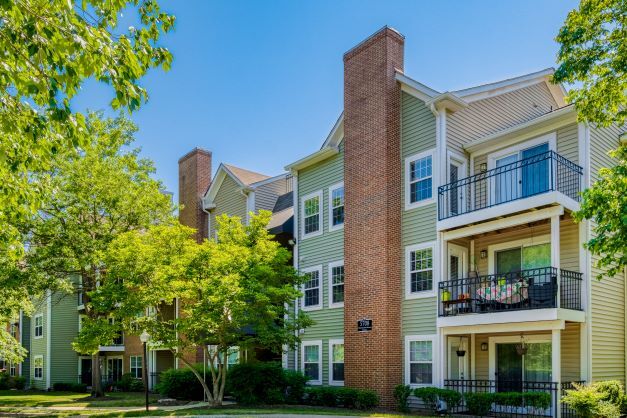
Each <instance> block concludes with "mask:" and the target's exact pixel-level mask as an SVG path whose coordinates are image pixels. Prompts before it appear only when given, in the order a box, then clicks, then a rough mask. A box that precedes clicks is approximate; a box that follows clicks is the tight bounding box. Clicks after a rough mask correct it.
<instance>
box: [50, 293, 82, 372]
mask: <svg viewBox="0 0 627 418" xmlns="http://www.w3.org/2000/svg"><path fill="white" fill-rule="evenodd" d="M51 326H52V332H51V334H52V335H51V338H52V340H51V346H50V348H51V354H50V361H51V364H50V384H54V383H55V382H67V383H70V382H76V379H77V376H78V355H77V354H76V352H75V351H74V350H73V349H72V342H73V341H74V338H75V337H76V335H77V334H78V311H77V310H76V297H75V296H74V295H73V294H70V295H66V294H56V295H54V296H53V297H52V323H51Z"/></svg>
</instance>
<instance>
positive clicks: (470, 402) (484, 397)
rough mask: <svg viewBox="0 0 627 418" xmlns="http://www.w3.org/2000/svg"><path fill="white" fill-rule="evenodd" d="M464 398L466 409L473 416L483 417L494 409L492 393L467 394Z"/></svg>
mask: <svg viewBox="0 0 627 418" xmlns="http://www.w3.org/2000/svg"><path fill="white" fill-rule="evenodd" d="M464 398H465V399H466V407H468V411H469V412H470V413H471V414H472V415H477V416H480V417H483V416H486V415H488V413H489V412H490V409H492V400H493V396H492V393H466V394H465V395H464Z"/></svg>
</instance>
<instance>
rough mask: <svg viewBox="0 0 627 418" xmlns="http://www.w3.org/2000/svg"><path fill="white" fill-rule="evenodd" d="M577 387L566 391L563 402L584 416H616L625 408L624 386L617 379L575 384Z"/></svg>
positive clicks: (610, 417) (608, 417)
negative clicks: (589, 383)
mask: <svg viewBox="0 0 627 418" xmlns="http://www.w3.org/2000/svg"><path fill="white" fill-rule="evenodd" d="M574 386H575V389H570V390H567V391H566V395H565V396H564V397H562V402H564V403H565V404H567V405H568V406H570V407H571V408H572V409H574V410H575V412H577V414H578V415H579V416H580V417H582V418H593V417H594V418H597V417H599V418H602V417H607V418H614V417H618V416H620V413H621V409H622V408H624V406H623V405H624V404H625V401H624V395H623V394H622V391H623V387H622V385H621V384H620V383H618V382H616V381H606V382H597V383H593V384H591V385H577V384H574Z"/></svg>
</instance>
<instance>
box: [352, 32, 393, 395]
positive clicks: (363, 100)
mask: <svg viewBox="0 0 627 418" xmlns="http://www.w3.org/2000/svg"><path fill="white" fill-rule="evenodd" d="M403 48H404V37H403V36H402V35H401V34H400V33H398V32H397V31H395V30H394V29H391V28H388V27H384V28H383V29H381V30H379V31H378V32H376V33H375V34H373V35H372V36H370V37H369V38H367V39H366V40H365V41H363V42H362V43H360V44H359V45H357V46H356V47H354V48H353V49H351V50H350V51H348V52H347V53H346V54H345V55H344V144H345V149H344V182H345V186H346V187H345V190H346V191H345V193H346V194H345V205H346V223H345V226H344V263H345V269H346V277H345V303H344V307H345V308H344V349H345V352H344V355H345V357H344V361H345V366H346V368H345V370H346V375H345V384H346V385H347V386H349V387H356V388H368V389H372V390H375V391H376V392H377V393H378V394H379V396H380V397H381V401H382V404H383V405H384V406H393V405H394V399H393V396H392V394H393V390H394V386H395V385H397V384H399V383H402V365H403V358H402V336H401V302H402V296H401V295H402V293H401V263H402V250H401V208H402V207H401V156H400V96H401V92H400V86H399V84H398V83H397V81H396V80H395V72H396V70H401V71H402V70H403ZM361 319H370V320H372V331H367V332H359V331H358V329H357V321H358V320H361Z"/></svg>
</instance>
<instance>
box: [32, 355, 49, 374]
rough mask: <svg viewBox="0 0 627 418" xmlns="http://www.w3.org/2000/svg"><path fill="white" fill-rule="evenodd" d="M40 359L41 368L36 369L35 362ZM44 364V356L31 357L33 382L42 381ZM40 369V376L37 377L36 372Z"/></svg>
mask: <svg viewBox="0 0 627 418" xmlns="http://www.w3.org/2000/svg"><path fill="white" fill-rule="evenodd" d="M38 359H41V367H37V360H38ZM45 366H46V365H45V364H44V356H42V355H41V354H39V355H36V356H34V357H33V379H34V380H44V370H45ZM38 368H40V369H41V376H40V377H37V372H36V370H37V369H38Z"/></svg>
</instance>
